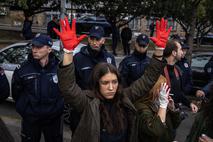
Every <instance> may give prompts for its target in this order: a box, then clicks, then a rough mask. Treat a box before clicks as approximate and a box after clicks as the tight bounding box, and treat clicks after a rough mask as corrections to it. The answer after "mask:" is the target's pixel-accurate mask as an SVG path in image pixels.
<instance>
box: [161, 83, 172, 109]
mask: <svg viewBox="0 0 213 142" xmlns="http://www.w3.org/2000/svg"><path fill="white" fill-rule="evenodd" d="M169 92H170V88H169V87H168V85H167V84H166V83H162V84H161V89H160V93H159V98H158V100H159V103H160V107H161V108H167V105H168V103H169V100H168V97H169Z"/></svg>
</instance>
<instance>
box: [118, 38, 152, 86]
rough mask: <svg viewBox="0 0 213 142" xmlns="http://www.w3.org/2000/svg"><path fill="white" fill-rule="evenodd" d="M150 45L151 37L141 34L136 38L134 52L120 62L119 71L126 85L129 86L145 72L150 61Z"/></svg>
mask: <svg viewBox="0 0 213 142" xmlns="http://www.w3.org/2000/svg"><path fill="white" fill-rule="evenodd" d="M148 46H149V37H148V36H147V35H145V34H140V35H139V36H138V37H137V39H136V42H135V49H134V52H133V53H132V54H131V55H130V56H127V57H125V58H124V59H123V60H122V61H121V63H120V64H119V72H120V74H121V78H122V83H123V85H124V87H127V86H129V85H130V84H131V83H132V82H134V81H135V80H137V79H138V78H139V77H140V76H141V75H143V74H144V71H145V68H146V67H147V65H148V64H149V61H150V58H149V57H148V56H147V48H148Z"/></svg>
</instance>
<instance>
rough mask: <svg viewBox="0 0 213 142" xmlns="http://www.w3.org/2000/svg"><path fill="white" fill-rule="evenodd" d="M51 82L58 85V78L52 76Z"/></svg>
mask: <svg viewBox="0 0 213 142" xmlns="http://www.w3.org/2000/svg"><path fill="white" fill-rule="evenodd" d="M53 82H54V83H58V76H57V75H54V76H53Z"/></svg>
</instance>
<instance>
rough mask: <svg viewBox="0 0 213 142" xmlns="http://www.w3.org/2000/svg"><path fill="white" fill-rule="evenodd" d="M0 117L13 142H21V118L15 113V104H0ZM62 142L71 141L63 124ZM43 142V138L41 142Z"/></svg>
mask: <svg viewBox="0 0 213 142" xmlns="http://www.w3.org/2000/svg"><path fill="white" fill-rule="evenodd" d="M0 105H1V107H0V114H1V115H0V116H1V118H2V120H3V121H4V122H5V124H6V125H7V127H8V128H9V130H10V132H11V134H12V135H13V137H14V139H15V142H21V139H20V130H21V129H20V125H21V117H20V116H19V114H18V113H17V112H16V111H15V104H14V103H12V102H4V103H2V104H0ZM63 132H64V133H63V135H64V136H63V137H64V142H70V140H71V131H70V130H69V128H68V126H67V125H66V124H64V131H63ZM0 135H1V134H0ZM41 142H44V140H43V138H42V141H41Z"/></svg>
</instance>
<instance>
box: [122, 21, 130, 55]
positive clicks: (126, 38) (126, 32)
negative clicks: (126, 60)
mask: <svg viewBox="0 0 213 142" xmlns="http://www.w3.org/2000/svg"><path fill="white" fill-rule="evenodd" d="M121 39H122V45H123V50H124V55H129V54H130V42H131V39H132V30H131V29H130V28H129V27H128V25H127V26H126V27H124V28H123V29H122V31H121Z"/></svg>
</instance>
